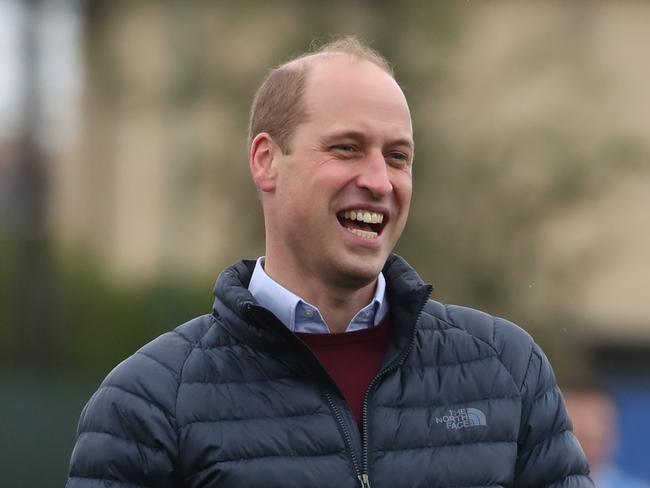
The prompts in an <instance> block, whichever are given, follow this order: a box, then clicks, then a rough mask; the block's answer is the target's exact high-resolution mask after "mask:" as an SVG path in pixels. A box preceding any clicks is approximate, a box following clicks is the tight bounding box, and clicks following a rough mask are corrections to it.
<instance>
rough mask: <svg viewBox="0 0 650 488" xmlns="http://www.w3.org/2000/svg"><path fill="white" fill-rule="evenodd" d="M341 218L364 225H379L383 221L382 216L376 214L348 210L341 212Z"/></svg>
mask: <svg viewBox="0 0 650 488" xmlns="http://www.w3.org/2000/svg"><path fill="white" fill-rule="evenodd" d="M343 218H346V219H349V220H358V221H360V222H365V223H366V224H381V223H382V222H383V221H384V216H383V215H382V214H380V213H377V212H368V211H366V210H350V211H349V212H343Z"/></svg>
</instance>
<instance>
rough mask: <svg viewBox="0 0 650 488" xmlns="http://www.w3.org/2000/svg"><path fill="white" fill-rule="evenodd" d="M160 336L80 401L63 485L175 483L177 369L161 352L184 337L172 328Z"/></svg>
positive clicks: (163, 487) (76, 487)
mask: <svg viewBox="0 0 650 488" xmlns="http://www.w3.org/2000/svg"><path fill="white" fill-rule="evenodd" d="M166 336H167V337H166ZM166 336H162V337H160V338H159V339H157V340H156V341H154V342H152V343H150V344H149V345H147V346H145V347H144V348H142V349H141V350H140V351H138V352H137V353H136V354H134V355H133V356H131V357H130V358H128V359H127V360H125V361H124V362H122V363H121V364H120V365H118V366H117V367H116V368H115V369H114V370H113V371H112V372H111V373H110V374H109V375H108V376H107V377H106V379H105V380H104V382H103V383H102V384H101V386H100V387H99V389H98V390H97V392H95V394H94V395H93V396H92V397H91V398H90V400H89V401H88V403H87V404H86V406H85V407H84V409H83V412H82V414H81V418H80V420H79V426H78V431H77V442H76V445H75V447H74V450H73V452H72V458H71V461H70V472H69V478H68V482H67V484H66V487H67V488H82V487H83V488H90V487H93V488H96V487H108V486H111V487H129V488H133V487H151V488H154V487H155V488H166V487H172V486H177V485H178V484H177V482H176V476H177V474H176V470H175V464H176V458H177V454H178V453H177V445H178V442H177V434H176V428H175V417H174V415H175V399H176V391H177V389H178V384H179V373H178V370H177V369H176V367H175V366H176V365H175V364H174V361H173V358H172V360H170V359H169V357H168V356H167V355H165V354H164V353H165V352H167V351H170V350H174V349H176V350H178V346H181V348H182V347H183V346H184V343H183V340H182V338H181V337H180V336H178V335H176V337H174V333H170V334H166ZM179 369H180V368H179Z"/></svg>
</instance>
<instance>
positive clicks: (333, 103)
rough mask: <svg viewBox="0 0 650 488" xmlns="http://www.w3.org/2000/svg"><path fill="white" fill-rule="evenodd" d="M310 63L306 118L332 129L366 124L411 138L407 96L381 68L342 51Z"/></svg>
mask: <svg viewBox="0 0 650 488" xmlns="http://www.w3.org/2000/svg"><path fill="white" fill-rule="evenodd" d="M310 64H311V65H310V67H309V70H308V75H307V82H306V89H305V94H304V97H305V109H306V112H307V116H308V120H309V121H312V122H314V123H319V124H321V125H324V126H326V127H327V128H330V129H332V130H333V129H335V128H337V129H361V130H363V129H364V128H367V129H372V130H382V131H386V132H390V133H392V134H393V136H394V137H395V138H406V139H412V128H411V115H410V112H409V108H408V103H407V102H406V97H405V96H404V93H403V92H402V90H401V89H400V87H399V85H398V84H397V82H396V81H395V80H394V79H393V77H392V76H391V75H389V74H388V73H386V72H385V71H384V70H383V69H382V68H380V67H379V66H377V65H375V64H374V63H371V62H369V61H366V60H359V59H356V58H353V57H352V56H349V55H345V54H338V55H329V56H327V57H323V58H321V59H315V60H313V61H312V62H311V63H310ZM323 128H324V127H323Z"/></svg>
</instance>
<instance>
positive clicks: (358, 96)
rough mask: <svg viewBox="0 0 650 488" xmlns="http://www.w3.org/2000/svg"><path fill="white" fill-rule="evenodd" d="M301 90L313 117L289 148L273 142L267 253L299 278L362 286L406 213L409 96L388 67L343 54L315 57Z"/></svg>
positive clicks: (409, 188)
mask: <svg viewBox="0 0 650 488" xmlns="http://www.w3.org/2000/svg"><path fill="white" fill-rule="evenodd" d="M304 97H305V99H304V102H305V107H306V111H307V121H306V122H304V123H302V124H300V125H299V126H298V127H297V128H296V130H295V132H294V135H293V137H292V139H291V142H290V151H289V154H287V155H285V154H282V153H281V151H279V149H277V150H276V151H275V155H274V157H275V158H277V160H275V161H274V164H276V165H277V166H276V168H277V180H276V185H275V189H274V192H273V195H272V201H271V202H270V206H267V208H266V209H265V211H267V212H268V211H270V212H271V214H270V215H269V217H270V218H269V219H268V220H267V226H269V225H270V226H272V228H271V229H267V253H268V252H269V251H270V250H271V251H273V254H274V255H277V256H280V257H281V259H278V261H280V265H281V266H283V267H284V270H286V271H287V272H289V273H295V274H296V275H297V276H301V277H302V279H303V280H304V279H307V280H308V279H310V277H314V278H315V279H319V280H325V281H328V280H331V282H332V284H334V285H335V286H339V287H340V286H343V287H349V288H356V287H361V286H365V285H367V284H369V283H371V282H372V281H373V280H374V279H375V278H376V277H377V275H378V274H379V272H380V271H381V269H382V267H383V265H384V263H385V261H386V259H387V257H388V255H389V253H390V252H391V251H392V249H393V247H394V246H395V244H396V242H397V240H398V238H399V237H400V235H401V234H402V230H403V229H404V225H405V224H406V218H407V216H408V211H409V205H410V201H411V191H412V182H411V165H412V161H413V132H412V128H411V117H410V113H409V109H408V105H407V103H406V99H405V97H404V95H403V93H402V91H401V89H400V88H399V86H398V85H397V83H396V82H395V81H394V80H393V79H392V78H391V77H390V76H389V75H388V74H387V73H385V72H384V71H382V70H381V69H380V68H378V67H377V66H375V65H374V64H372V63H369V62H366V61H358V60H352V59H350V58H349V57H348V56H344V55H337V56H332V57H329V58H327V59H324V60H320V61H318V62H317V63H315V64H314V66H312V68H311V70H310V72H309V75H308V80H307V85H306V91H305V95H304ZM269 239H270V241H271V242H269ZM274 267H275V268H276V269H277V268H278V263H276V264H275V266H274Z"/></svg>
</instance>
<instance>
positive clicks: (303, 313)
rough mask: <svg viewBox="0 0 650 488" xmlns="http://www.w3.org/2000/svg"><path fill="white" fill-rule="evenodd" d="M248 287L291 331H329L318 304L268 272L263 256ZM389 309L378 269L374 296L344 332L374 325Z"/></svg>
mask: <svg viewBox="0 0 650 488" xmlns="http://www.w3.org/2000/svg"><path fill="white" fill-rule="evenodd" d="M248 291H250V292H251V294H252V295H253V296H254V297H255V299H256V300H257V302H258V303H259V304H260V305H262V306H263V307H264V308H267V309H268V310H270V311H271V312H273V313H274V314H275V316H276V317H277V318H278V319H280V321H281V322H282V323H283V324H284V325H286V326H287V327H288V328H289V330H290V331H291V332H309V333H320V334H323V333H324V334H327V333H329V332H330V330H329V327H327V324H326V323H325V321H324V320H323V316H322V315H321V313H320V311H319V310H318V308H316V307H315V306H313V305H312V304H310V303H307V302H306V301H304V300H303V299H302V298H300V297H299V296H298V295H296V294H294V293H292V292H290V291H289V290H287V289H286V288H285V287H284V286H282V285H280V284H279V283H278V282H276V281H274V280H273V278H271V277H270V276H269V275H267V274H266V271H264V256H262V257H261V258H259V259H258V260H257V263H256V264H255V270H254V271H253V276H252V277H251V281H250V283H249V284H248ZM387 313H388V300H386V279H385V278H384V275H383V274H382V273H379V276H378V277H377V288H376V289H375V296H374V297H373V299H372V301H371V302H370V303H369V304H368V305H366V306H365V307H364V308H362V309H361V310H359V312H357V314H356V315H355V316H354V317H353V318H352V320H351V321H350V323H349V324H348V327H347V329H345V332H353V331H355V330H363V329H368V328H370V327H373V326H375V325H377V324H378V323H379V322H381V321H382V320H383V319H384V317H385V316H386V314H387Z"/></svg>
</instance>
